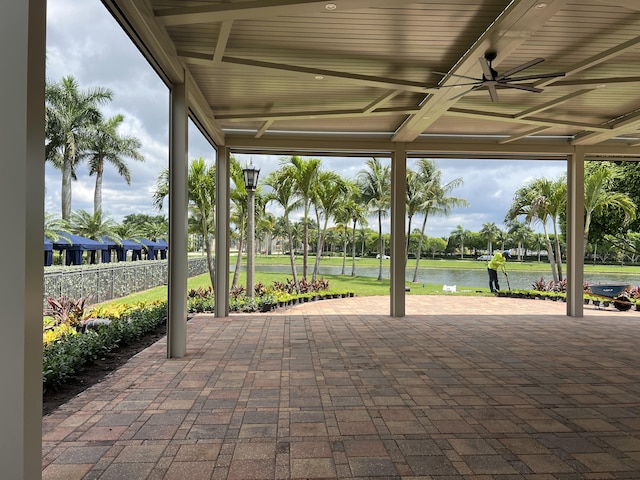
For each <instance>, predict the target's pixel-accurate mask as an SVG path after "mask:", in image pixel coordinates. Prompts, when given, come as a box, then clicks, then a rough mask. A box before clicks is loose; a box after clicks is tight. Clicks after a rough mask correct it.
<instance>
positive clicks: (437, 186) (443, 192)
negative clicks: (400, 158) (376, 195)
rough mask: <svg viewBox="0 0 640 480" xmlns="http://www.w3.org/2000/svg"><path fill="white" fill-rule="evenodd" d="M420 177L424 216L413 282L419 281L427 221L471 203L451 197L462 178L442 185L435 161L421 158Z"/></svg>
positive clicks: (419, 163)
mask: <svg viewBox="0 0 640 480" xmlns="http://www.w3.org/2000/svg"><path fill="white" fill-rule="evenodd" d="M417 165H418V175H419V177H420V179H421V182H422V188H423V202H422V204H421V206H420V213H421V214H423V215H424V218H423V220H422V229H421V230H420V237H419V239H418V251H417V252H416V266H415V269H414V271H413V281H414V282H417V281H418V267H419V265H420V257H421V256H422V244H423V242H424V237H425V235H424V232H425V229H426V228H427V219H428V218H429V216H430V215H433V214H435V215H448V214H449V213H450V212H451V209H452V208H454V207H466V206H468V205H469V203H468V202H467V201H466V200H464V199H463V198H459V197H453V196H451V192H453V190H454V189H456V188H457V187H459V186H461V185H462V183H463V181H462V178H460V177H458V178H454V179H453V180H451V181H449V182H447V183H445V184H442V171H441V170H440V169H438V168H437V166H436V163H435V162H434V161H433V160H429V159H425V158H421V159H420V160H418V164H417Z"/></svg>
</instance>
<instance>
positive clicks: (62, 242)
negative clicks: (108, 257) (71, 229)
mask: <svg viewBox="0 0 640 480" xmlns="http://www.w3.org/2000/svg"><path fill="white" fill-rule="evenodd" d="M63 235H64V237H62V236H61V237H60V238H58V240H55V241H53V248H54V249H55V250H60V251H62V250H65V251H66V262H65V264H66V265H82V255H83V253H84V252H85V250H86V251H98V250H99V251H103V250H106V249H107V245H105V244H104V243H102V242H97V241H95V240H91V239H90V238H85V237H81V236H80V235H72V234H70V233H64V234H63ZM69 240H71V242H69ZM93 263H95V262H93Z"/></svg>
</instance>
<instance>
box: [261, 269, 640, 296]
mask: <svg viewBox="0 0 640 480" xmlns="http://www.w3.org/2000/svg"><path fill="white" fill-rule="evenodd" d="M312 268H313V266H312V265H310V270H311V269H312ZM256 271H259V272H276V273H277V272H281V273H289V274H290V273H291V267H288V266H284V265H256ZM341 271H342V267H339V266H322V265H321V266H320V275H323V274H325V275H340V273H341ZM345 271H346V274H347V275H351V267H350V266H349V265H347V268H346V270H345ZM507 271H508V267H507ZM298 273H299V274H301V273H302V268H299V269H298ZM356 275H358V276H363V277H373V278H378V268H377V267H356ZM382 275H383V277H384V278H389V266H388V264H387V265H383V267H382ZM541 276H542V277H544V278H545V281H547V282H548V281H549V280H551V279H552V278H553V277H552V275H551V267H548V268H547V269H546V270H542V269H541V270H540V271H536V272H519V271H512V272H509V285H507V281H506V278H505V276H504V274H503V273H502V272H499V274H498V280H499V282H500V288H501V289H502V290H506V289H507V288H508V287H509V286H510V287H511V289H512V290H516V289H523V290H529V289H531V288H532V286H531V285H532V283H534V282H535V281H537V280H539V279H540V277H541ZM405 278H406V280H407V281H411V280H412V279H413V268H410V269H407V272H406V277H405ZM584 280H585V282H589V283H613V284H625V285H626V284H630V285H632V286H637V285H640V276H638V275H625V274H611V273H606V274H604V273H603V274H598V275H597V276H594V274H592V273H588V274H586V275H585V279H584ZM422 282H424V283H435V284H438V283H442V284H443V285H460V286H466V287H479V288H489V276H488V274H487V270H486V269H470V270H463V269H451V268H420V269H418V283H422Z"/></svg>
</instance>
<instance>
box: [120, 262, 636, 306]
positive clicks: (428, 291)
mask: <svg viewBox="0 0 640 480" xmlns="http://www.w3.org/2000/svg"><path fill="white" fill-rule="evenodd" d="M243 261H244V260H243ZM314 261H315V257H309V269H310V270H312V269H313V262H314ZM379 262H380V261H379V260H378V259H375V258H356V276H355V277H352V276H351V259H350V258H347V264H346V267H345V272H346V275H322V276H323V277H324V278H325V279H326V280H328V281H329V288H330V289H331V290H348V291H352V292H354V293H355V294H356V295H357V296H359V297H365V296H375V295H389V288H390V282H389V280H388V279H383V280H376V279H375V278H371V277H362V276H357V273H358V268H362V267H372V268H377V267H378V266H379ZM229 263H230V265H231V266H232V268H233V266H235V257H231V260H230V262H229ZM256 265H271V266H276V265H284V266H289V265H290V263H289V256H288V255H269V256H266V255H259V256H257V257H256ZM296 265H299V266H301V265H302V258H300V257H297V258H296ZM321 265H324V266H336V267H341V266H342V258H341V257H323V258H322V260H321ZM419 267H420V268H421V269H422V268H442V269H464V270H484V269H486V268H487V262H484V261H476V260H467V259H465V260H460V259H458V260H453V259H448V260H429V259H422V260H420V264H419ZM383 268H384V269H388V268H389V260H383ZM412 268H415V260H411V259H410V260H409V261H408V262H407V270H410V269H412ZM508 268H509V270H510V271H524V272H531V274H532V278H535V277H536V276H538V275H540V274H541V273H542V274H544V275H545V277H546V276H548V274H549V273H550V267H549V264H547V263H543V262H540V263H538V262H517V261H510V262H509V263H508ZM563 271H566V266H565V267H563ZM584 271H585V272H589V273H616V274H628V275H640V266H635V265H634V266H620V265H585V266H584ZM232 278H233V274H229V284H230V285H231V279H232ZM287 278H291V273H269V272H256V273H255V282H256V283H258V282H261V283H263V284H265V285H267V286H270V285H272V284H273V282H274V281H275V280H277V281H280V282H282V281H284V280H286V279H287ZM245 283H246V275H245V273H244V272H240V274H239V280H238V284H240V285H244V284H245ZM209 285H211V282H210V281H209V274H206V273H205V274H202V275H198V276H197V277H193V278H190V279H189V280H188V283H187V288H189V289H191V288H196V289H197V288H199V287H203V288H207V287H209ZM422 285H423V284H422V282H420V283H412V282H406V286H407V287H409V288H410V291H409V292H407V294H408V295H442V294H445V295H475V296H482V295H491V293H490V292H489V289H488V288H478V287H470V286H468V287H465V286H462V285H458V286H457V290H458V291H457V292H456V293H455V294H452V293H449V292H443V291H442V284H440V283H438V284H429V283H425V284H424V287H423V286H422ZM166 298H167V287H166V286H162V287H156V288H152V289H150V290H145V291H143V292H138V293H134V294H131V295H129V296H127V297H122V298H119V299H116V300H113V301H111V302H108V303H109V304H131V303H136V302H140V301H145V302H149V301H153V300H158V299H166Z"/></svg>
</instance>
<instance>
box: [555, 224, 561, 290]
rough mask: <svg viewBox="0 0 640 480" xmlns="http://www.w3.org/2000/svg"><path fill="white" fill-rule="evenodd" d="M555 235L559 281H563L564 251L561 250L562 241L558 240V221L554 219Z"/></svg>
mask: <svg viewBox="0 0 640 480" xmlns="http://www.w3.org/2000/svg"><path fill="white" fill-rule="evenodd" d="M553 235H554V237H555V243H556V268H557V269H558V280H559V281H562V250H560V239H559V238H558V226H557V223H556V219H555V218H554V219H553Z"/></svg>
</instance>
